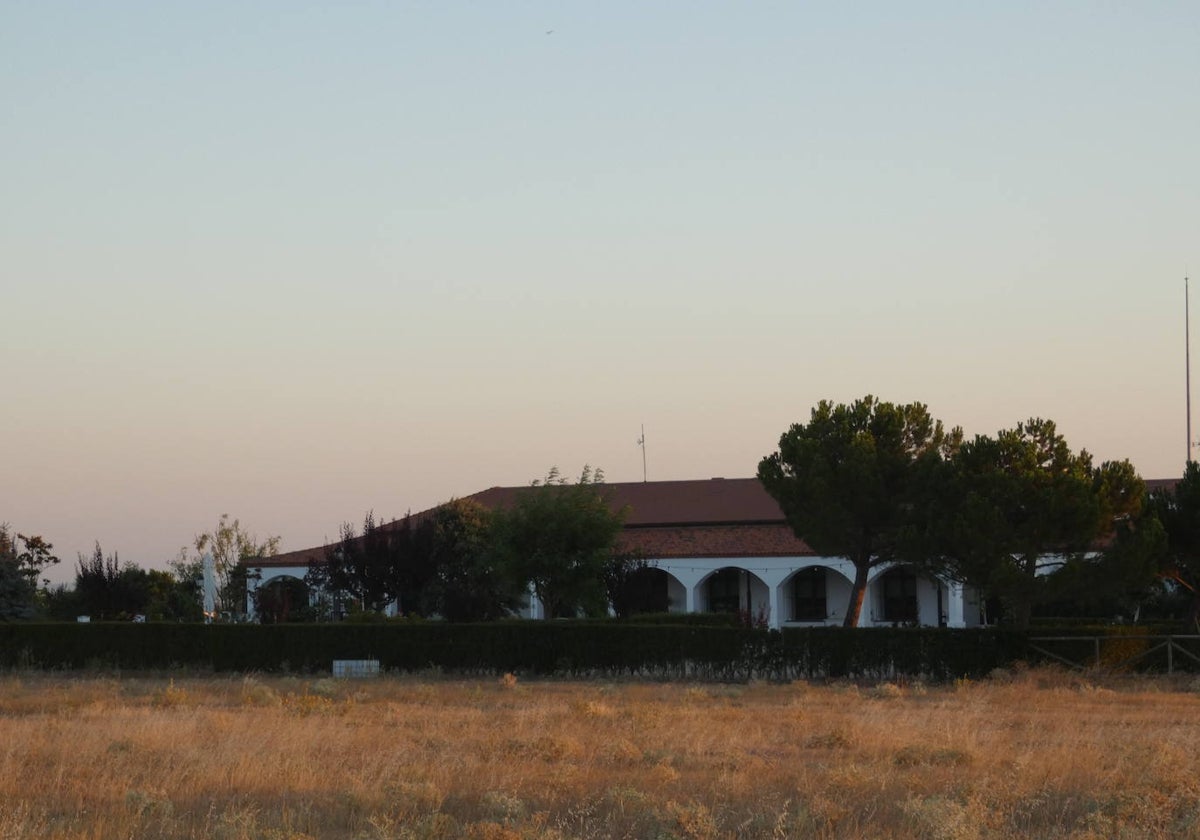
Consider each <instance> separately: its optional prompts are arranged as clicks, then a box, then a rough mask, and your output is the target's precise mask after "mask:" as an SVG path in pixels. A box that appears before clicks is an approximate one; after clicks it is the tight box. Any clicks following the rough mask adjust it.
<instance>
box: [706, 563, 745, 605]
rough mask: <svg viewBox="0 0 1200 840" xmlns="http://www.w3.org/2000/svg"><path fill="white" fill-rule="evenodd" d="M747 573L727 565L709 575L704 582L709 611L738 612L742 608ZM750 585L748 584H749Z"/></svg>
mask: <svg viewBox="0 0 1200 840" xmlns="http://www.w3.org/2000/svg"><path fill="white" fill-rule="evenodd" d="M744 577H745V574H744V573H743V572H742V570H741V569H735V568H733V567H731V566H727V567H726V568H724V569H718V570H717V571H715V572H713V573H712V574H711V575H709V577H708V580H706V581H705V582H704V594H705V605H706V608H707V612H714V613H736V612H740V611H741V609H742V596H743V588H744V587H743V583H742V580H743V578H744ZM747 585H748V584H747Z"/></svg>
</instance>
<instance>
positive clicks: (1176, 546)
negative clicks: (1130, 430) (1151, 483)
mask: <svg viewBox="0 0 1200 840" xmlns="http://www.w3.org/2000/svg"><path fill="white" fill-rule="evenodd" d="M1148 505H1149V507H1150V510H1151V511H1152V512H1153V513H1154V515H1155V516H1156V517H1157V518H1158V520H1159V521H1160V522H1161V523H1162V527H1163V530H1164V531H1165V532H1166V548H1165V550H1164V551H1163V554H1162V557H1161V561H1160V564H1159V574H1160V575H1161V576H1162V578H1163V579H1164V580H1166V581H1168V582H1169V583H1170V584H1171V585H1173V586H1176V587H1178V588H1180V589H1182V590H1184V591H1185V592H1187V593H1188V595H1189V602H1190V605H1189V608H1188V616H1187V622H1188V625H1189V626H1192V627H1200V464H1197V463H1196V462H1195V461H1188V463H1187V466H1186V467H1185V468H1184V471H1183V478H1182V479H1180V481H1179V483H1178V484H1176V485H1175V487H1174V488H1171V489H1162V490H1157V491H1155V492H1154V493H1152V494H1150V498H1149V502H1148Z"/></svg>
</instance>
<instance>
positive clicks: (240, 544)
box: [174, 513, 280, 619]
mask: <svg viewBox="0 0 1200 840" xmlns="http://www.w3.org/2000/svg"><path fill="white" fill-rule="evenodd" d="M279 540H280V538H279V537H277V536H275V537H267V538H266V539H264V540H262V541H261V542H260V541H259V539H258V536H257V535H256V534H254V533H252V532H250V531H248V530H246V529H245V528H243V527H242V523H241V521H240V520H237V519H234V520H233V521H232V522H231V521H229V514H227V513H223V514H221V518H220V519H219V520H217V525H216V527H215V528H213V529H212V530H211V531H205V532H203V533H200V534H197V535H196V537H195V539H194V540H193V541H192V545H191V548H190V550H189V548H187V547H184V548H181V549H180V550H179V557H178V559H177V561H176V562H175V564H174V569H175V572H176V575H177V576H178V577H179V578H180V579H181V580H192V581H195V580H202V578H203V567H204V557H205V555H210V556H211V557H212V560H213V569H214V571H215V573H216V577H217V595H216V608H217V612H218V613H219V614H222V615H225V616H228V617H230V618H234V619H237V618H241V617H242V616H244V614H245V611H246V601H247V592H246V571H245V566H244V565H239V564H240V563H243V562H244V561H250V560H253V559H255V558H259V557H273V556H275V555H276V554H278V553H279ZM198 591H199V592H200V593H201V594H202V590H198Z"/></svg>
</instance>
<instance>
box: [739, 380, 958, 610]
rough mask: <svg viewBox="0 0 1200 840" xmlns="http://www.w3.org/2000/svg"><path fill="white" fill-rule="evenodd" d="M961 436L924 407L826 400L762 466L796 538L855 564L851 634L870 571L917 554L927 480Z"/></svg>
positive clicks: (766, 484)
mask: <svg viewBox="0 0 1200 840" xmlns="http://www.w3.org/2000/svg"><path fill="white" fill-rule="evenodd" d="M961 438H962V433H961V431H960V430H958V429H954V430H951V431H950V432H946V431H945V430H944V429H943V427H942V423H941V421H940V420H934V419H933V418H932V417H931V416H930V414H929V411H928V409H927V408H926V407H925V406H924V405H922V404H921V403H910V404H908V405H896V404H893V403H889V402H881V401H879V400H877V399H875V398H874V397H873V396H870V395H868V396H866V397H864V398H862V399H860V400H858V401H856V402H854V403H853V404H851V405H842V404H839V405H834V404H833V403H831V402H829V401H824V400H823V401H822V402H821V403H820V404H818V405H817V407H816V408H814V409H813V410H812V415H811V417H810V419H809V422H808V423H807V424H799V423H797V424H794V425H793V426H792V427H791V428H790V429H789V430H788V431H787V432H785V433H784V434H783V435H782V436H781V437H780V439H779V450H778V451H777V452H775V453H774V454H772V455H769V456H767V457H765V458H763V459H762V461H761V462H760V463H759V465H758V478H759V480H760V481H762V483H763V486H764V487H765V488H766V490H767V492H768V493H770V494H771V496H772V497H774V498H775V500H776V501H777V502H778V503H779V506H780V508H782V510H783V513H784V515H785V516H786V517H787V520H788V523H789V524H790V525H791V526H792V530H793V531H795V533H796V536H798V537H799V538H800V539H802V540H804V541H805V542H806V543H807V544H808V545H809V546H810V547H811V548H812V549H813V550H814V551H816V552H818V553H820V554H825V555H828V556H834V557H845V558H846V559H848V560H849V561H850V562H851V563H853V564H854V568H855V577H854V582H853V587H852V589H851V596H850V604H849V606H848V608H847V609H846V618H845V625H846V626H847V627H853V626H856V625H857V624H858V620H859V616H860V614H861V612H862V605H863V597H864V595H865V593H866V586H867V579H868V576H869V573H870V570H871V569H872V568H873V567H875V566H877V565H879V564H882V563H889V562H894V561H896V560H900V559H903V558H905V557H907V556H909V554H910V553H911V541H912V540H913V536H914V531H915V530H917V522H918V521H919V520H920V518H921V516H922V515H923V510H922V508H921V504H922V502H923V500H924V499H925V498H926V494H927V493H928V487H929V482H930V476H931V474H933V473H934V472H935V471H936V469H937V467H938V465H939V464H940V463H941V462H942V459H943V458H945V457H947V456H948V455H950V454H952V453H953V452H954V450H955V449H956V448H957V446H958V444H959V442H960V441H961Z"/></svg>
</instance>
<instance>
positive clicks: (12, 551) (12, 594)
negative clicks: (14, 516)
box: [0, 523, 37, 621]
mask: <svg viewBox="0 0 1200 840" xmlns="http://www.w3.org/2000/svg"><path fill="white" fill-rule="evenodd" d="M36 592H37V590H36V587H35V585H34V584H33V583H32V582H31V581H30V580H29V578H28V576H27V575H25V574H24V573H23V572H22V570H21V566H20V564H19V563H18V561H17V547H16V544H15V543H14V541H13V535H12V532H11V531H10V530H9V527H8V525H6V524H3V523H0V621H19V620H27V619H31V618H33V617H34V598H35V596H36Z"/></svg>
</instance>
